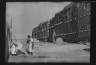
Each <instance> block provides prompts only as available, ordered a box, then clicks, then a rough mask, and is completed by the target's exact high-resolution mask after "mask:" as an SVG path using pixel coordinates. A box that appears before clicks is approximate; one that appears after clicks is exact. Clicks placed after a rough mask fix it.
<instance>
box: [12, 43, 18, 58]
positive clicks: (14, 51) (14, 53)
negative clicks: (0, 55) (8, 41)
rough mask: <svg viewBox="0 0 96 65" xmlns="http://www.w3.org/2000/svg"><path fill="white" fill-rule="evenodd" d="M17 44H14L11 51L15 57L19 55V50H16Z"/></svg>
mask: <svg viewBox="0 0 96 65" xmlns="http://www.w3.org/2000/svg"><path fill="white" fill-rule="evenodd" d="M16 46H17V45H16V44H15V43H13V44H12V46H11V49H10V54H11V55H12V56H13V55H17V48H16Z"/></svg>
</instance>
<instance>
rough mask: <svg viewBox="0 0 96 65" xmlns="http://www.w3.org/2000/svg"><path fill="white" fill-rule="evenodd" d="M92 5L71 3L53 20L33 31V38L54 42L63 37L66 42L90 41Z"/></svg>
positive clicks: (42, 23) (43, 23) (41, 24)
mask: <svg viewBox="0 0 96 65" xmlns="http://www.w3.org/2000/svg"><path fill="white" fill-rule="evenodd" d="M90 16H91V3H89V2H71V3H70V4H69V5H67V6H66V7H64V9H63V10H61V11H59V12H57V13H56V14H55V16H54V17H53V18H52V19H51V20H47V21H44V22H41V23H40V24H39V25H38V26H37V27H35V28H34V29H33V30H32V37H33V38H36V39H38V40H40V41H43V42H53V41H55V40H56V39H57V38H58V37H61V38H62V39H63V40H64V41H66V42H79V41H85V40H90V21H91V20H90V19H91V17H90Z"/></svg>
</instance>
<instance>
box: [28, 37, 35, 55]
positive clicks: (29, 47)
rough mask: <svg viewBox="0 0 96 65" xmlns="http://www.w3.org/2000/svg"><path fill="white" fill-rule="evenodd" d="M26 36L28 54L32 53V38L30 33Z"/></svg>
mask: <svg viewBox="0 0 96 65" xmlns="http://www.w3.org/2000/svg"><path fill="white" fill-rule="evenodd" d="M27 37H28V39H27V43H28V44H29V46H28V53H29V54H32V55H33V52H32V51H33V46H34V45H33V39H32V37H31V36H30V35H28V36H27Z"/></svg>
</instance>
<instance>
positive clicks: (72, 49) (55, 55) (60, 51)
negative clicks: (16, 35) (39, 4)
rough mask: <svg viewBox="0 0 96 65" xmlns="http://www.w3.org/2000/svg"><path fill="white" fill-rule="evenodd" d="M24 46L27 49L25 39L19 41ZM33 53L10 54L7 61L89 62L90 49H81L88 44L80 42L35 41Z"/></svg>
mask: <svg viewBox="0 0 96 65" xmlns="http://www.w3.org/2000/svg"><path fill="white" fill-rule="evenodd" d="M21 43H22V44H23V45H24V48H25V49H27V48H28V45H27V44H26V41H22V42H21ZM34 46H35V47H34V50H33V55H28V56H26V55H22V54H21V55H18V56H11V55H10V58H9V62H17V63H18V62H32V63H34V62H36V63H37V62H69V63H70V62H74V63H75V62H84V63H86V62H87V63H90V51H85V50H83V49H86V48H90V46H86V45H82V44H71V43H68V44H65V45H62V44H52V43H47V44H46V43H42V44H40V43H37V44H35V45H34Z"/></svg>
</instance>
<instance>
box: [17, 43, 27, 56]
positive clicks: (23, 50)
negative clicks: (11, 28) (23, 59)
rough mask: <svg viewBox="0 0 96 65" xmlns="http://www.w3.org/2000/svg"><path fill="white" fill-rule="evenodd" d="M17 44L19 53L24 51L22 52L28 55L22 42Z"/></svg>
mask: <svg viewBox="0 0 96 65" xmlns="http://www.w3.org/2000/svg"><path fill="white" fill-rule="evenodd" d="M16 44H17V45H18V46H17V47H16V49H17V51H18V53H22V54H24V55H25V54H26V55H28V54H27V52H26V50H25V49H24V47H23V44H22V43H20V42H16Z"/></svg>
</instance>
